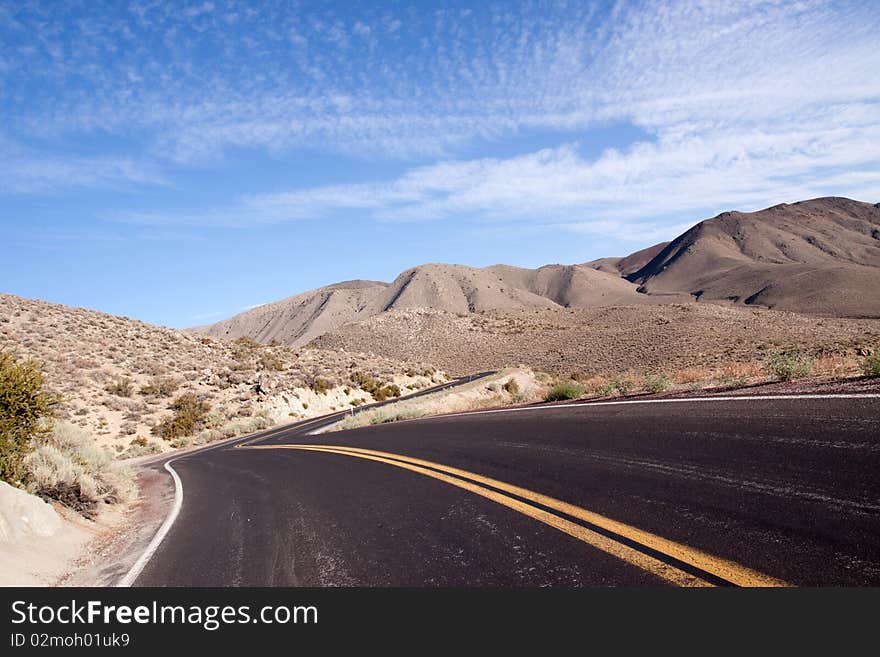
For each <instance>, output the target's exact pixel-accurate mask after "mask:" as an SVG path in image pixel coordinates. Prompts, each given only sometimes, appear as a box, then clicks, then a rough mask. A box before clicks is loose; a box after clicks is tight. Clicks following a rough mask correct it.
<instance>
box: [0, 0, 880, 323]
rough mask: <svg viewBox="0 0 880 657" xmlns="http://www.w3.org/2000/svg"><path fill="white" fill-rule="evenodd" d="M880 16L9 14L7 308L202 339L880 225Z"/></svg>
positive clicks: (549, 11) (827, 9)
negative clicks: (630, 257)
mask: <svg viewBox="0 0 880 657" xmlns="http://www.w3.org/2000/svg"><path fill="white" fill-rule="evenodd" d="M258 7H259V8H258ZM876 9H877V7H876V4H875V3H873V2H871V1H866V2H813V1H810V0H805V1H802V2H775V1H773V2H764V1H754V2H753V1H743V2H728V1H723V2H716V1H714V0H705V1H702V2H693V3H691V2H686V1H684V0H681V1H676V2H670V3H663V2H659V1H656V0H655V1H651V2H645V3H638V2H623V3H610V2H597V3H589V2H572V3H566V2H558V1H557V2H541V3H532V2H496V3H488V2H479V3H468V2H442V3H441V2H427V1H414V0H411V1H410V2H402V3H390V2H389V3H379V2H360V3H356V2H344V3H343V2H339V3H329V2H320V3H318V2H314V3H312V2H301V3H294V2H266V3H253V2H240V3H239V2H233V1H226V0H213V1H205V2H152V1H140V2H133V3H124V2H121V1H119V2H117V1H115V0H114V1H109V2H100V1H99V0H88V1H85V0H84V1H82V2H71V3H62V2H27V1H23V0H15V1H5V0H0V155H2V158H0V227H2V240H3V243H4V244H3V250H2V253H3V257H2V259H0V291H4V292H10V293H13V294H19V295H22V296H28V297H36V298H42V299H47V300H50V301H55V302H60V303H65V304H70V305H77V306H85V307H90V308H96V309H99V310H104V311H107V312H112V313H116V314H121V315H127V316H130V317H136V318H139V319H143V320H145V321H149V322H153V323H160V324H166V325H170V326H178V327H184V326H190V325H194V324H199V323H207V322H211V321H215V320H217V319H220V318H222V317H224V316H229V315H232V314H234V313H236V312H238V311H240V310H242V309H244V308H247V307H249V306H253V305H255V304H259V303H264V302H267V301H272V300H276V299H280V298H283V297H286V296H290V295H292V294H294V293H297V292H300V291H304V290H307V289H310V288H313V287H317V286H320V285H324V284H327V283H331V282H335V281H339V280H345V279H350V278H368V279H378V280H390V279H391V278H393V277H394V276H395V275H396V274H397V273H398V272H400V271H401V270H403V269H405V268H407V267H410V266H412V265H415V264H420V263H423V262H457V263H463V264H468V265H473V266H485V265H489V264H493V263H496V262H505V263H509V264H514V265H520V266H528V267H534V266H538V265H541V264H546V263H553V262H565V263H572V262H584V261H587V260H591V259H593V258H596V257H602V256H607V255H624V254H626V253H629V252H631V251H634V250H636V249H638V248H641V247H644V246H648V245H650V244H652V243H655V242H658V241H661V240H664V239H670V238H672V237H674V236H675V235H676V234H678V233H679V232H681V231H682V230H683V229H685V228H687V227H688V226H689V225H691V224H693V223H695V222H696V221H698V220H700V219H703V218H706V217H708V216H712V215H714V214H717V213H718V212H721V211H723V210H728V209H744V210H754V209H758V208H761V207H765V206H768V205H772V204H775V203H779V202H788V201H795V200H801V199H804V198H811V197H815V196H823V195H842V196H850V197H853V198H857V199H859V200H865V201H871V202H876V201H878V200H880V73H878V72H880V48H878V46H877V43H878V41H877V39H878V37H877V35H878V33H880V12H877V11H876Z"/></svg>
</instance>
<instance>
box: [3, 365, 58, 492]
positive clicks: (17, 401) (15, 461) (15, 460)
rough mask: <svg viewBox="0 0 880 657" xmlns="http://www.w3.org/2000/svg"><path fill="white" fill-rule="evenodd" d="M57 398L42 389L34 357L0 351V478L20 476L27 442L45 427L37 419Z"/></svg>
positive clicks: (14, 480)
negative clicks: (19, 359)
mask: <svg viewBox="0 0 880 657" xmlns="http://www.w3.org/2000/svg"><path fill="white" fill-rule="evenodd" d="M58 401H59V400H58V399H57V398H55V397H53V396H52V395H50V394H48V393H46V392H44V391H43V373H42V371H41V370H40V366H39V364H38V363H37V362H36V361H33V360H27V361H23V362H21V361H18V360H17V359H16V358H15V357H14V356H12V355H11V354H8V353H5V352H0V479H3V480H5V481H8V482H9V483H12V484H15V483H18V482H19V481H20V480H21V477H22V475H23V474H24V469H23V463H22V461H23V459H24V457H25V454H26V453H27V452H28V449H29V447H30V442H31V440H32V439H33V438H35V437H36V436H38V435H39V434H40V433H42V432H44V431H45V429H43V428H41V427H42V425H41V420H42V419H43V418H47V417H50V416H51V415H52V407H53V406H55V405H56V404H57V403H58Z"/></svg>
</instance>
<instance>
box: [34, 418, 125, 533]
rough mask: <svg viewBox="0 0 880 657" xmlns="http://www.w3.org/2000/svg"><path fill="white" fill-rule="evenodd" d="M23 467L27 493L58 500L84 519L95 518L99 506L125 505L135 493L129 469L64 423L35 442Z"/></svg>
mask: <svg viewBox="0 0 880 657" xmlns="http://www.w3.org/2000/svg"><path fill="white" fill-rule="evenodd" d="M24 467H25V470H26V475H25V484H26V487H27V489H28V491H30V492H31V493H33V494H35V495H39V496H40V497H43V498H47V499H53V500H58V501H59V502H61V503H63V504H65V505H67V506H69V507H71V508H72V509H75V510H76V511H78V512H80V513H81V514H82V515H84V516H86V517H87V518H92V517H94V515H95V514H96V512H97V507H98V504H99V503H107V504H114V503H119V502H127V501H130V500H131V499H133V498H134V496H135V495H136V492H137V489H136V486H135V483H134V475H133V473H132V471H131V470H130V469H129V468H127V467H126V466H124V465H123V464H121V463H119V462H118V461H115V460H114V459H113V455H112V454H111V453H110V452H109V451H107V450H105V449H103V448H101V447H98V446H97V445H95V443H94V441H93V440H92V438H91V436H89V435H88V434H87V433H85V432H84V431H82V430H80V429H79V428H78V427H75V426H73V425H71V424H67V423H65V422H56V423H54V424H53V425H52V428H51V431H47V432H45V433H43V434H41V435H40V436H39V437H38V438H37V439H36V441H35V447H34V450H33V451H32V452H30V453H29V454H28V455H27V456H26V457H25V458H24Z"/></svg>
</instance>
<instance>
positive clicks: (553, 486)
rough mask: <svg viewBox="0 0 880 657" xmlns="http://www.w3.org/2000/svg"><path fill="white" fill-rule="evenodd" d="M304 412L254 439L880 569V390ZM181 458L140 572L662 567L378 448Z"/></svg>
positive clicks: (780, 558) (564, 574)
mask: <svg viewBox="0 0 880 657" xmlns="http://www.w3.org/2000/svg"><path fill="white" fill-rule="evenodd" d="M300 426H302V427H304V428H300ZM300 426H296V427H293V428H290V429H288V430H286V431H284V432H281V433H278V432H277V430H275V432H272V431H268V432H265V434H264V435H268V437H267V438H263V439H258V440H257V441H255V442H253V441H249V444H256V445H281V444H302V443H311V444H318V445H347V446H356V447H361V448H367V449H375V450H381V451H385V452H393V453H396V454H400V455H407V456H412V457H418V458H421V459H426V460H429V461H433V462H436V463H440V464H443V465H448V466H454V467H458V468H462V469H465V470H468V471H471V472H474V473H478V474H481V475H485V476H489V477H493V478H495V479H498V480H501V481H503V482H507V483H510V484H515V485H518V486H522V487H525V488H528V489H531V490H533V491H536V492H539V493H544V494H547V495H550V496H553V497H555V498H558V499H561V500H564V501H566V502H570V503H573V504H576V505H578V506H580V507H583V508H584V509H588V510H590V511H593V512H596V513H599V514H602V515H604V516H607V517H609V518H612V519H614V520H617V521H620V522H624V523H627V524H628V525H631V526H634V527H637V528H639V529H642V530H646V531H649V532H652V533H654V534H657V535H659V536H662V537H664V538H667V539H671V540H674V541H677V542H679V543H683V544H685V545H687V546H690V547H693V548H697V549H700V550H703V551H705V552H708V553H710V554H712V555H716V556H718V557H722V558H725V559H729V560H732V561H735V562H737V563H738V564H741V565H743V566H746V567H748V568H751V569H754V570H757V571H759V572H761V573H764V574H767V575H771V576H773V577H777V578H780V579H783V580H785V581H786V582H789V583H793V584H796V585H807V586H815V585H873V586H877V585H880V399H876V398H862V399H841V398H838V399H810V400H799V399H788V400H761V399H749V400H747V401H712V402H694V401H683V402H676V403H651V404H647V403H646V404H621V405H586V406H565V405H563V406H557V407H552V408H547V407H544V408H537V409H528V410H522V411H518V412H503V413H489V414H472V415H461V416H447V417H438V418H430V419H424V420H416V421H409V422H401V423H396V424H388V425H382V426H376V427H369V428H364V429H358V430H355V431H348V432H337V433H326V434H321V435H315V436H307V435H304V434H305V433H306V432H307V431H310V430H312V429H314V427H315V426H317V425H316V424H315V423H314V422H311V423H301V425H300ZM151 467H157V468H160V467H161V462H160V463H157V464H155V465H153V466H151ZM173 467H174V468H175V470H176V471H177V472H178V473H179V475H180V477H181V479H182V481H183V486H184V501H183V507H182V509H181V512H180V515H179V516H178V518H177V521H176V522H175V524H174V526H173V527H172V528H171V531H170V532H169V533H168V535H167V536H166V538H165V540H164V541H163V543H162V545H161V546H160V547H159V549H158V550H157V552H156V553H155V555H154V556H153V558H152V559H151V561H150V562H149V563H148V564H147V566H146V568H145V569H144V570H143V572H142V573H141V575H140V577H139V578H138V579H137V581H136V585H138V586H241V585H252V586H596V585H614V586H644V585H647V586H656V585H664V584H666V582H664V581H663V580H661V579H659V578H657V577H656V576H655V575H653V574H651V573H649V572H646V571H644V570H642V569H640V568H638V567H636V566H634V565H632V564H630V563H627V562H625V561H623V560H620V559H618V558H616V557H614V556H611V555H609V554H607V553H605V552H603V551H600V550H599V549H597V548H595V547H593V546H591V545H588V544H586V543H584V542H582V541H579V540H577V539H575V538H572V537H571V536H569V535H567V534H564V533H562V532H560V531H558V530H556V529H554V528H552V527H550V526H548V525H545V524H543V523H541V522H538V521H536V520H534V519H532V518H529V517H527V516H525V515H523V514H521V513H518V512H516V511H514V510H512V509H509V508H506V507H504V506H501V505H499V504H496V503H495V502H493V501H490V500H488V499H484V498H482V497H480V496H478V495H475V494H473V493H471V492H468V491H465V490H461V489H460V488H456V487H454V486H451V485H448V484H446V483H444V482H441V481H437V480H436V479H432V478H430V477H426V476H423V475H420V474H417V473H414V472H410V471H407V470H404V469H400V468H398V467H393V466H390V465H387V464H383V463H377V462H371V461H366V460H362V459H358V458H352V457H349V456H344V455H339V454H328V453H318V452H306V451H296V450H284V449H279V450H274V449H269V450H262V449H261V450H249V449H236V448H234V446H233V445H230V444H227V445H223V446H220V447H216V448H211V449H208V450H205V451H201V452H195V453H192V454H189V455H185V456H182V457H179V458H177V459H176V460H175V461H174V462H173Z"/></svg>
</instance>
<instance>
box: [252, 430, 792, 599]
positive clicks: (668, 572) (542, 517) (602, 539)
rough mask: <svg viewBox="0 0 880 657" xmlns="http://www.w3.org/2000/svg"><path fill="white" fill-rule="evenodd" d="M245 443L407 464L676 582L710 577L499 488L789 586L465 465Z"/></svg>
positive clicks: (697, 559) (664, 549) (739, 576)
mask: <svg viewBox="0 0 880 657" xmlns="http://www.w3.org/2000/svg"><path fill="white" fill-rule="evenodd" d="M245 449H293V450H302V451H317V452H326V453H332V454H340V455H343V456H350V457H356V458H362V459H366V460H370V461H377V462H380V463H386V464H388V465H393V466H396V467H399V468H403V469H406V470H410V471H412V472H417V473H419V474H422V475H425V476H427V477H432V478H434V479H438V480H440V481H443V482H444V483H447V484H450V485H452V486H456V487H458V488H462V489H464V490H467V491H470V492H472V493H475V494H476V495H480V496H482V497H485V498H487V499H489V500H492V501H493V502H496V503H498V504H501V505H502V506H506V507H508V508H510V509H513V510H515V511H518V512H520V513H522V514H524V515H526V516H528V517H530V518H533V519H535V520H538V521H540V522H543V523H544V524H547V525H549V526H551V527H554V528H555V529H558V530H559V531H562V532H564V533H566V534H568V535H570V536H573V537H575V538H577V539H579V540H581V541H583V542H585V543H587V544H589V545H592V546H593V547H596V548H598V549H600V550H602V551H603V552H606V553H608V554H611V555H613V556H615V557H617V558H619V559H622V560H623V561H626V562H627V563H630V564H632V565H635V566H637V567H639V568H642V569H643V570H646V571H648V572H650V573H652V574H654V575H656V576H657V577H660V578H662V579H664V580H666V581H668V582H671V583H673V584H676V585H679V586H706V585H709V584H710V583H708V582H706V581H705V580H703V579H700V578H699V577H697V576H695V575H693V574H691V573H688V572H685V571H684V570H681V569H680V568H677V567H675V566H673V565H671V564H668V563H665V562H663V561H661V560H659V559H656V558H655V557H652V556H651V555H648V554H645V553H644V552H641V551H639V550H636V549H634V548H632V547H630V546H628V545H625V544H624V543H621V542H618V541H616V540H614V539H612V538H609V537H607V536H604V535H603V534H600V533H598V532H595V531H592V530H590V529H588V528H586V527H582V526H581V525H579V524H577V523H574V522H571V521H570V520H566V519H565V518H562V517H560V516H557V515H555V514H553V513H550V512H548V511H545V510H544V509H540V508H538V507H535V506H532V505H531V504H528V503H526V502H523V501H522V500H518V499H514V498H512V497H509V496H507V495H504V494H503V493H500V492H498V491H504V492H506V493H510V494H511V495H516V496H517V497H519V498H522V499H525V500H529V501H531V502H534V503H536V504H540V505H541V506H543V507H546V508H549V509H553V510H555V511H558V512H560V513H564V514H566V515H568V516H570V517H573V518H577V519H578V520H582V521H584V522H587V523H589V524H591V525H593V526H595V527H599V528H601V529H604V530H606V531H609V532H612V533H614V534H617V535H618V536H621V537H623V538H626V539H629V540H630V541H633V542H635V543H638V544H640V545H643V546H645V547H647V548H650V549H651V550H654V551H656V552H659V553H662V554H664V555H666V556H668V557H672V558H674V559H677V560H678V561H681V562H683V563H686V564H689V565H691V566H693V567H695V568H697V569H699V570H702V571H704V572H707V573H710V574H712V575H715V576H716V577H720V578H722V579H724V580H726V581H728V582H731V583H733V584H736V585H738V586H763V587H769V586H788V584H787V583H786V582H783V581H782V580H779V579H776V578H774V577H770V576H768V575H764V574H762V573H759V572H757V571H755V570H752V569H750V568H747V567H745V566H742V565H740V564H738V563H735V562H733V561H729V560H727V559H722V558H720V557H716V556H714V555H711V554H708V553H706V552H703V551H701V550H698V549H695V548H692V547H689V546H687V545H683V544H681V543H677V542H675V541H671V540H669V539H666V538H663V537H662V536H657V535H656V534H652V533H650V532H647V531H644V530H641V529H638V528H637V527H632V526H630V525H627V524H624V523H622V522H619V521H616V520H612V519H611V518H607V517H605V516H602V515H600V514H598V513H594V512H592V511H588V510H587V509H583V508H581V507H579V506H575V505H574V504H569V503H568V502H563V501H561V500H557V499H555V498H553V497H549V496H547V495H542V494H541V493H536V492H534V491H531V490H529V489H527V488H521V487H519V486H514V485H511V484H508V483H505V482H503V481H499V480H497V479H492V478H490V477H484V476H482V475H479V474H476V473H473V472H469V471H467V470H461V469H458V468H453V467H450V466H446V465H442V464H439V463H434V462H431V461H425V460H422V459H416V458H412V457H409V456H403V455H400V454H391V453H389V452H380V451H376V450H370V449H361V448H357V447H346V446H335V445H253V446H249V447H246V448H245ZM429 468H430V469H429ZM438 471H439V472H438ZM480 484H483V485H480ZM484 486H491V487H492V488H495V489H498V490H491V489H489V488H485V487H484Z"/></svg>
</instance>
